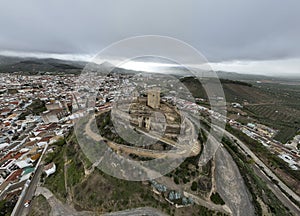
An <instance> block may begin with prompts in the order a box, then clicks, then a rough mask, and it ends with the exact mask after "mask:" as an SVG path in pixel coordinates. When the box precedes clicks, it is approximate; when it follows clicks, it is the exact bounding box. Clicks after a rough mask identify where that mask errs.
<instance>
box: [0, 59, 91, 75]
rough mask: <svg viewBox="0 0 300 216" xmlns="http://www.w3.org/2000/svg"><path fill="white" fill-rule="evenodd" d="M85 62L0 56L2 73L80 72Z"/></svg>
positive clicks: (0, 71)
mask: <svg viewBox="0 0 300 216" xmlns="http://www.w3.org/2000/svg"><path fill="white" fill-rule="evenodd" d="M85 64H86V63H85V62H80V61H67V60H59V59H51V58H48V59H39V58H19V57H7V56H0V73H13V72H23V73H26V74H28V73H29V74H42V73H45V72H53V73H79V72H80V71H81V70H82V69H83V67H84V66H85Z"/></svg>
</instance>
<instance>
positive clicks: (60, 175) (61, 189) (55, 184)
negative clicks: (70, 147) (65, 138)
mask: <svg viewBox="0 0 300 216" xmlns="http://www.w3.org/2000/svg"><path fill="white" fill-rule="evenodd" d="M65 149H66V146H65V145H64V146H57V147H56V149H55V151H54V152H53V153H50V154H48V155H47V157H46V159H45V161H47V162H54V163H55V165H56V172H55V173H54V174H52V175H50V176H49V177H47V178H46V179H45V183H44V186H45V187H47V188H48V189H49V190H50V191H52V192H53V193H54V194H55V195H56V196H57V198H59V199H60V200H62V201H65V199H66V195H67V192H66V188H65V178H64V159H63V158H64V157H63V155H64V151H65Z"/></svg>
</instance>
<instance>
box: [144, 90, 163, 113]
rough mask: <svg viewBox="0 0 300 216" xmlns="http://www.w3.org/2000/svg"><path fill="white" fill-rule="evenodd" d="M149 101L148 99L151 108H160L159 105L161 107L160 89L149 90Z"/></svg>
mask: <svg viewBox="0 0 300 216" xmlns="http://www.w3.org/2000/svg"><path fill="white" fill-rule="evenodd" d="M147 99H148V103H147V105H148V106H149V107H152V108H153V109H157V108H159V105H160V89H159V88H155V89H150V90H148V97H147Z"/></svg>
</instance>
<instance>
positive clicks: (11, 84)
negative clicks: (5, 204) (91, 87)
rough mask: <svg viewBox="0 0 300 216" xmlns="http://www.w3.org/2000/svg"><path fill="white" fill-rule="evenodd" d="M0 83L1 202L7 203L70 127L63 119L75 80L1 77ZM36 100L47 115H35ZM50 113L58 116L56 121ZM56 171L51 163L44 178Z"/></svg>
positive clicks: (4, 75) (16, 194) (45, 167)
mask: <svg viewBox="0 0 300 216" xmlns="http://www.w3.org/2000/svg"><path fill="white" fill-rule="evenodd" d="M1 79H2V82H1V83H0V198H1V199H9V198H12V197H16V196H19V195H20V194H21V192H22V190H23V188H24V185H25V184H26V183H27V184H28V182H30V180H31V178H32V177H33V175H34V173H35V171H36V169H37V167H38V166H39V165H40V164H41V157H42V155H43V154H45V153H47V152H46V150H47V149H48V151H51V150H52V147H51V144H53V143H55V142H57V141H59V140H60V139H63V138H64V136H65V134H66V133H67V132H68V131H69V130H70V128H71V127H72V122H71V121H70V120H68V119H67V118H65V117H67V116H68V115H69V114H70V112H69V110H68V104H70V103H71V102H72V95H70V91H71V90H72V82H73V81H74V77H72V76H70V77H69V76H66V77H61V76H22V75H9V74H3V76H2V77H1ZM35 100H39V101H41V104H44V105H45V107H44V109H45V110H46V111H44V112H43V113H40V114H36V113H35V111H36V110H34V109H35V107H32V104H33V103H34V101H35ZM50 112H57V113H56V118H52V117H51V115H49V113H50ZM62 118H65V119H63V121H57V119H59V120H61V119H62ZM48 146H49V148H47V147H48ZM55 171H56V166H55V164H54V163H50V164H47V165H45V166H44V172H45V173H46V175H47V176H48V175H51V174H53V173H54V172H55Z"/></svg>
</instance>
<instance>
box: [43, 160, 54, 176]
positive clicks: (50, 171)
mask: <svg viewBox="0 0 300 216" xmlns="http://www.w3.org/2000/svg"><path fill="white" fill-rule="evenodd" d="M44 172H45V173H46V175H47V176H49V175H51V174H53V173H55V172H56V165H55V163H53V162H52V163H50V164H47V165H46V166H45V167H44Z"/></svg>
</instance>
